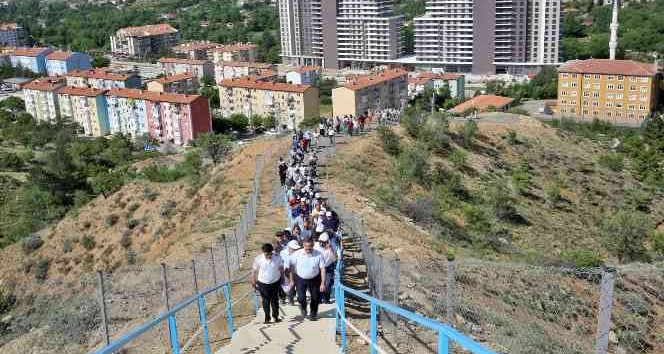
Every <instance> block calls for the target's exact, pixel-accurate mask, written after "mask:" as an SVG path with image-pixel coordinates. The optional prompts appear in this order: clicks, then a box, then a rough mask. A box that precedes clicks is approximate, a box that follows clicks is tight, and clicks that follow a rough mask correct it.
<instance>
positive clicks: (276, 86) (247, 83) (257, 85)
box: [219, 76, 312, 93]
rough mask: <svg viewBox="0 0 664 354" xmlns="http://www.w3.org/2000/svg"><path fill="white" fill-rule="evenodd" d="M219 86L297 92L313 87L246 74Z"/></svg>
mask: <svg viewBox="0 0 664 354" xmlns="http://www.w3.org/2000/svg"><path fill="white" fill-rule="evenodd" d="M219 86H221V87H235V88H247V89H255V90H265V91H283V92H295V93H304V92H305V91H307V90H308V89H310V88H312V86H311V85H294V84H285V83H283V82H272V81H257V77H255V76H245V77H241V78H235V79H228V80H223V81H222V82H221V83H220V84H219Z"/></svg>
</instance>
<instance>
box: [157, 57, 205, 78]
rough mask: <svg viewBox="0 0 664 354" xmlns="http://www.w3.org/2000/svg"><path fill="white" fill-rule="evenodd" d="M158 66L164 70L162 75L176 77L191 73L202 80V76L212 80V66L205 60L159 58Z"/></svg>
mask: <svg viewBox="0 0 664 354" xmlns="http://www.w3.org/2000/svg"><path fill="white" fill-rule="evenodd" d="M159 64H161V66H162V67H163V68H164V74H166V76H169V75H177V74H184V73H191V74H193V75H195V76H196V77H198V79H199V80H202V79H203V77H204V76H207V77H209V78H210V79H213V80H214V64H212V62H211V61H207V60H196V59H180V58H161V59H159Z"/></svg>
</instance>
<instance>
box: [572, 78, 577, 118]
mask: <svg viewBox="0 0 664 354" xmlns="http://www.w3.org/2000/svg"><path fill="white" fill-rule="evenodd" d="M577 77H578V75H577V74H572V79H576V78H577ZM572 113H574V112H572Z"/></svg>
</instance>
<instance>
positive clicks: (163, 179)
mask: <svg viewBox="0 0 664 354" xmlns="http://www.w3.org/2000/svg"><path fill="white" fill-rule="evenodd" d="M141 174H142V175H143V177H144V178H145V179H147V180H149V181H151V182H157V183H168V182H175V181H177V180H179V179H181V178H182V177H184V176H186V173H185V171H183V170H181V169H175V168H168V167H156V166H148V167H145V168H144V169H143V170H142V171H141Z"/></svg>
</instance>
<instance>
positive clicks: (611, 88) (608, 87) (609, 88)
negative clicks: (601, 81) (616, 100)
mask: <svg viewBox="0 0 664 354" xmlns="http://www.w3.org/2000/svg"><path fill="white" fill-rule="evenodd" d="M606 89H607V90H613V89H614V86H613V84H609V85H606Z"/></svg>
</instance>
